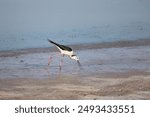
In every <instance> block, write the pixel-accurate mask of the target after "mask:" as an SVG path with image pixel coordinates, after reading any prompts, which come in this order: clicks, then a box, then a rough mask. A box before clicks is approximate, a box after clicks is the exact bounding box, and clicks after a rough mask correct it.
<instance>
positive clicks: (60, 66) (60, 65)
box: [59, 54, 64, 70]
mask: <svg viewBox="0 0 150 117" xmlns="http://www.w3.org/2000/svg"><path fill="white" fill-rule="evenodd" d="M62 57H63V58H64V54H63V55H62ZM63 58H61V60H60V64H59V68H60V70H61V68H62V65H63Z"/></svg>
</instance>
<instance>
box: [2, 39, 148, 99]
mask: <svg viewBox="0 0 150 117" xmlns="http://www.w3.org/2000/svg"><path fill="white" fill-rule="evenodd" d="M72 47H73V49H74V50H75V51H76V54H77V55H79V57H80V62H81V66H78V64H77V63H76V62H75V61H73V60H70V59H69V58H68V57H64V64H63V68H62V70H60V69H59V60H60V56H59V55H58V52H57V49H55V48H54V47H52V48H44V49H40V48H39V49H26V50H16V51H3V52H0V99H48V100H49V99H92V100H93V99H94V100H96V99H150V40H149V39H147V40H137V41H126V42H112V43H100V44H90V45H84V44H82V45H72ZM49 55H53V60H52V61H51V64H50V66H48V65H47V62H48V60H47V59H48V57H49Z"/></svg>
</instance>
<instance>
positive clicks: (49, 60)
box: [48, 55, 53, 65]
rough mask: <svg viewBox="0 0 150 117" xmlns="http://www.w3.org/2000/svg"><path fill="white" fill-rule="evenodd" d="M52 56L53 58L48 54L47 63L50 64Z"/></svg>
mask: <svg viewBox="0 0 150 117" xmlns="http://www.w3.org/2000/svg"><path fill="white" fill-rule="evenodd" d="M52 58H53V57H52V56H51V55H50V56H49V59H48V65H50V62H51V60H52Z"/></svg>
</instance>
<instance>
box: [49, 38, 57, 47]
mask: <svg viewBox="0 0 150 117" xmlns="http://www.w3.org/2000/svg"><path fill="white" fill-rule="evenodd" d="M48 41H49V42H50V43H52V44H54V45H57V46H59V44H57V43H55V42H53V41H52V40H49V39H48Z"/></svg>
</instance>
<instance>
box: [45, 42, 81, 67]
mask: <svg viewBox="0 0 150 117" xmlns="http://www.w3.org/2000/svg"><path fill="white" fill-rule="evenodd" d="M48 41H49V42H50V43H52V44H54V45H55V46H56V47H57V48H58V49H59V51H60V53H61V55H62V56H63V57H64V55H67V56H69V57H70V58H71V59H73V60H75V61H77V62H78V65H80V62H79V57H78V56H77V55H75V54H74V52H73V50H72V49H71V48H70V47H68V46H65V45H61V44H58V43H56V42H53V41H51V40H49V39H48ZM51 59H52V56H50V58H49V61H48V65H49V64H50V61H51ZM62 63H63V60H62V59H61V61H60V65H59V66H60V69H61V66H62Z"/></svg>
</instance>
